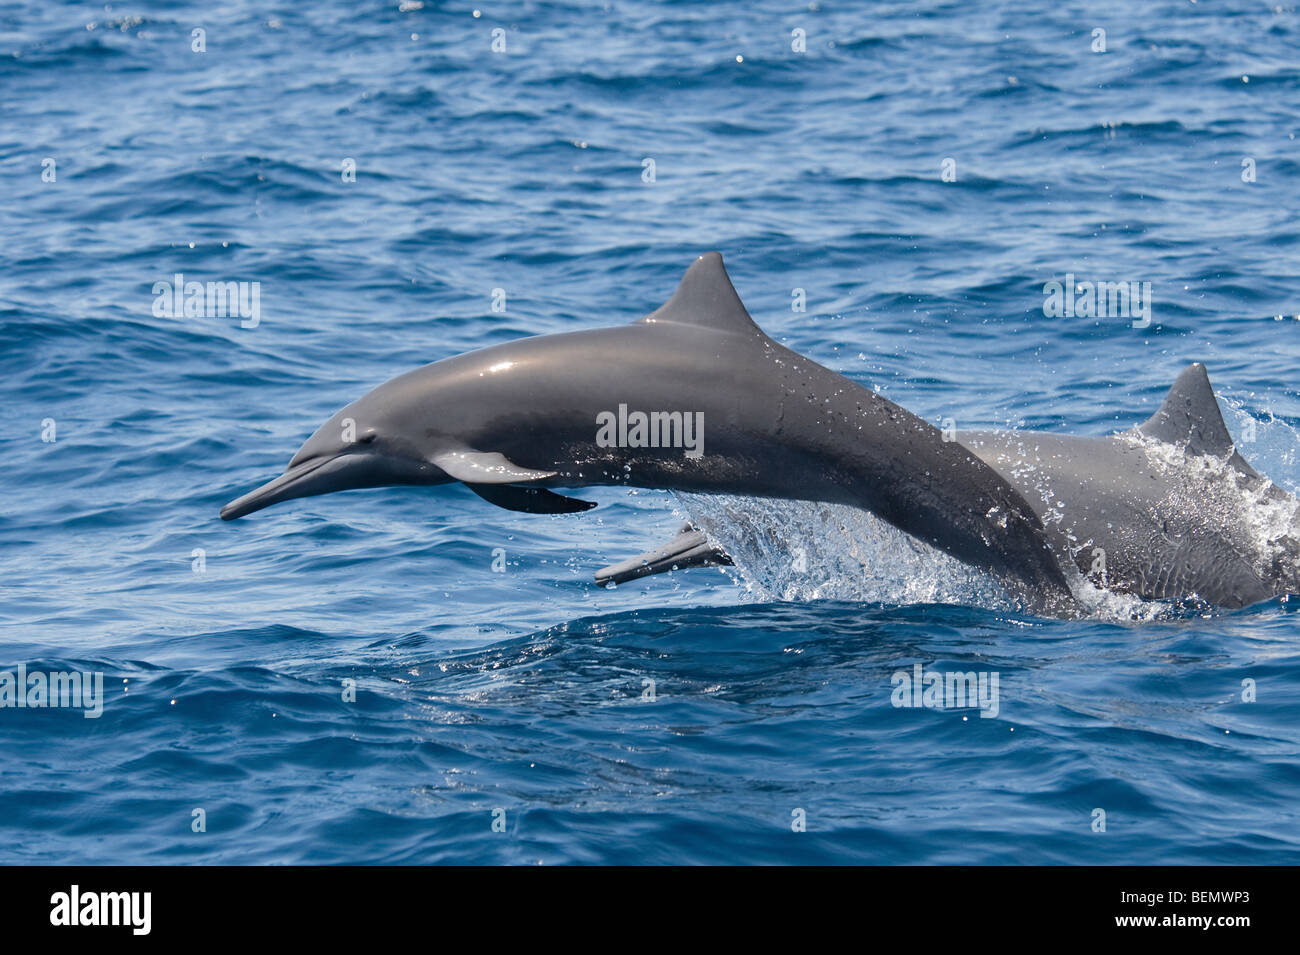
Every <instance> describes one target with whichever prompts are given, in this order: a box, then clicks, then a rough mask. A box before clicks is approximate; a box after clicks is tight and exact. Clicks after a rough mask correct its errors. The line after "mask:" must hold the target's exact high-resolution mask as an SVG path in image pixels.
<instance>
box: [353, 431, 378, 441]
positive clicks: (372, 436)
mask: <svg viewBox="0 0 1300 955" xmlns="http://www.w3.org/2000/svg"><path fill="white" fill-rule="evenodd" d="M377 437H379V435H377V434H375V433H374V432H373V431H371V432H370V433H369V434H363V435H362V436H361V437H359V438H357V442H358V443H360V444H369V443H370V442H371V441H373V440H375V438H377Z"/></svg>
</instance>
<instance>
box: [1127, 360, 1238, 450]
mask: <svg viewBox="0 0 1300 955" xmlns="http://www.w3.org/2000/svg"><path fill="white" fill-rule="evenodd" d="M1137 430H1138V432H1139V433H1140V434H1143V435H1145V436H1146V437H1148V438H1155V439H1156V440H1157V441H1163V442H1165V443H1166V444H1172V445H1174V446H1176V447H1180V448H1186V449H1187V450H1188V451H1189V452H1191V453H1192V454H1210V455H1214V456H1216V457H1223V456H1224V455H1227V454H1231V453H1232V435H1231V434H1229V433H1228V426H1227V425H1225V424H1224V423H1223V415H1221V414H1220V413H1219V403H1218V402H1217V401H1215V400H1214V389H1213V388H1211V387H1210V376H1209V375H1208V374H1206V372H1205V366H1204V365H1202V364H1200V363H1199V362H1197V363H1196V364H1194V365H1188V366H1187V368H1186V369H1184V371H1183V373H1182V374H1181V375H1179V376H1178V378H1177V379H1176V380H1175V381H1174V385H1173V387H1172V388H1170V389H1169V394H1168V395H1166V396H1165V402H1164V404H1162V405H1161V406H1160V410H1159V411H1157V412H1156V413H1155V414H1153V415H1152V416H1151V417H1150V418H1148V419H1147V420H1146V421H1144V422H1143V423H1142V424H1140V425H1138V428H1137Z"/></svg>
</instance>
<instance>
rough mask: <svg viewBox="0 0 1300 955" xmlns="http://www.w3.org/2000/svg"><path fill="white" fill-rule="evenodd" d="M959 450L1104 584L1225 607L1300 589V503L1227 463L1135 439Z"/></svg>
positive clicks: (967, 439)
mask: <svg viewBox="0 0 1300 955" xmlns="http://www.w3.org/2000/svg"><path fill="white" fill-rule="evenodd" d="M958 440H959V441H960V442H961V443H962V444H963V445H965V446H966V447H968V448H969V449H970V450H971V451H972V452H974V453H975V454H976V455H978V456H979V457H980V458H981V459H982V460H983V461H984V462H985V463H987V464H988V465H990V466H991V467H992V468H994V469H995V470H996V471H998V472H999V473H1000V474H1001V475H1002V476H1003V477H1004V478H1006V480H1007V481H1008V482H1009V483H1010V484H1012V485H1013V486H1014V487H1015V488H1016V489H1017V490H1019V491H1020V493H1021V494H1022V495H1023V496H1024V497H1025V499H1026V500H1027V501H1028V502H1029V504H1030V506H1031V507H1033V508H1034V510H1035V512H1036V513H1037V514H1038V515H1039V517H1040V519H1041V520H1042V522H1043V525H1044V527H1045V528H1046V529H1047V533H1048V538H1049V540H1050V541H1051V543H1052V546H1053V547H1054V549H1055V550H1056V552H1057V554H1058V556H1059V557H1060V558H1061V561H1062V563H1063V564H1065V565H1067V566H1068V565H1073V566H1074V567H1076V568H1077V569H1078V570H1079V572H1080V573H1081V574H1083V575H1084V576H1085V577H1087V578H1088V579H1090V580H1091V581H1092V582H1094V583H1095V584H1097V585H1098V586H1103V587H1106V588H1108V589H1110V590H1116V591H1121V592H1129V593H1133V594H1136V595H1138V596H1141V597H1143V598H1145V599H1155V600H1161V599H1178V598H1182V597H1188V596H1192V595H1195V596H1198V597H1201V598H1203V599H1205V600H1208V601H1210V602H1211V603H1214V604H1217V605H1219V606H1223V607H1240V606H1245V605H1246V604H1250V603H1254V602H1257V601H1259V600H1264V599H1267V598H1268V597H1270V596H1272V595H1274V594H1277V593H1279V592H1281V591H1283V590H1286V589H1294V587H1295V579H1296V565H1295V560H1294V544H1293V543H1292V538H1291V534H1292V533H1293V526H1294V525H1295V513H1296V509H1297V504H1296V501H1295V499H1294V498H1292V497H1291V496H1290V495H1287V494H1282V493H1280V492H1279V491H1278V490H1277V489H1276V488H1273V487H1272V486H1271V485H1268V484H1267V482H1265V481H1262V480H1261V479H1259V478H1258V477H1254V478H1250V477H1247V476H1245V475H1242V474H1240V473H1238V472H1237V471H1236V470H1235V469H1234V468H1232V467H1231V466H1230V465H1229V464H1228V463H1227V462H1226V461H1220V460H1217V459H1215V458H1211V457H1207V456H1202V455H1184V453H1183V452H1182V451H1181V450H1180V449H1176V448H1173V447H1172V446H1169V445H1161V444H1160V443H1159V442H1155V441H1152V440H1150V439H1146V438H1142V437H1141V436H1137V435H1133V434H1132V433H1129V434H1122V435H1116V436H1112V437H1104V438H1090V437H1073V436H1070V435H1062V434H1049V433H1043V432H968V433H964V434H959V435H958Z"/></svg>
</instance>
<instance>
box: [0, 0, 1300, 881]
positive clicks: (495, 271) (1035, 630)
mask: <svg viewBox="0 0 1300 955" xmlns="http://www.w3.org/2000/svg"><path fill="white" fill-rule="evenodd" d="M478 2H480V4H481V6H480V7H479V8H477V9H476V8H475V7H474V6H473V5H472V4H471V3H436V2H431V0H426V2H424V3H420V2H411V0H408V2H404V3H402V4H400V6H399V4H398V3H397V2H395V0H390V2H386V3H369V2H363V3H342V2H339V0H322V2H319V3H313V4H283V5H274V4H272V5H266V4H254V3H247V2H235V3H228V4H222V5H219V6H211V5H208V4H201V3H178V2H143V3H128V4H117V3H114V4H112V5H111V6H106V5H103V4H85V3H69V4H56V3H35V2H12V0H0V105H2V106H3V109H2V110H0V181H3V183H4V186H5V189H4V198H3V201H0V389H2V390H0V397H2V398H3V407H4V415H3V421H4V437H5V441H4V454H3V457H2V458H0V481H2V483H3V492H4V493H3V494H2V495H0V624H2V626H3V633H2V634H0V670H14V669H15V668H16V667H18V666H19V665H23V666H25V667H26V668H27V669H28V670H29V671H72V670H79V671H96V672H102V673H103V674H104V675H105V694H106V699H105V700H104V702H103V712H102V716H100V717H99V718H97V719H86V718H84V717H83V715H82V713H81V712H79V711H77V710H74V709H58V708H52V709H22V710H18V709H0V862H8V863H12V862H27V863H77V862H90V863H177V862H184V863H191V862H202V863H218V862H220V863H333V862H357V863H439V862H471V863H501V862H504V863H539V862H540V863H546V864H552V863H565V862H578V863H602V862H653V863H658V862H664V863H669V862H674V863H721V862H745V863H748V862H815V863H859V862H866V863H988V862H992V863H1078V862H1087V863H1103V864H1107V863H1191V862H1212V863H1237V862H1253V863H1294V862H1296V861H1298V860H1300V809H1298V808H1297V807H1300V759H1298V757H1300V730H1298V729H1297V724H1296V713H1297V706H1300V651H1298V650H1297V646H1298V641H1300V624H1297V622H1296V619H1295V616H1294V614H1295V609H1296V604H1295V603H1294V602H1288V601H1284V600H1277V601H1273V602H1269V603H1266V604H1263V605H1260V606H1257V607H1252V608H1248V609H1246V610H1243V611H1238V612H1234V613H1223V612H1208V611H1201V612H1184V611H1168V612H1164V611H1161V610H1159V608H1157V612H1155V613H1149V614H1148V613H1144V612H1134V613H1128V612H1118V613H1112V614H1109V615H1107V614H1099V615H1096V616H1094V617H1090V618H1086V619H1081V620H1069V621H1064V620H1046V619H1040V618H1035V617H1032V616H1027V615H1024V614H1020V613H1015V612H1009V611H1007V610H1006V609H1003V608H1000V607H998V606H997V605H996V604H995V603H991V602H988V601H986V600H984V599H983V598H982V596H981V593H980V591H979V588H978V587H976V588H969V587H967V589H966V591H964V592H966V593H968V599H965V600H956V601H954V600H952V599H951V598H949V597H947V596H942V595H943V594H945V593H947V591H945V590H944V589H943V588H938V589H936V588H934V587H932V586H931V584H932V583H933V582H932V581H929V580H927V579H926V577H927V574H941V573H943V571H942V569H941V568H927V567H924V566H923V567H920V568H917V567H915V566H909V567H906V568H900V567H897V566H894V565H892V564H890V563H888V562H887V561H886V562H885V563H884V565H883V566H881V567H880V568H879V575H878V576H881V577H883V578H885V584H884V585H882V584H881V583H880V581H879V580H878V579H877V580H875V581H874V582H873V584H872V586H871V587H870V588H867V587H863V588H860V589H855V588H857V585H856V583H855V582H854V581H853V580H851V579H848V580H846V579H844V578H843V577H842V576H839V577H836V576H835V575H836V574H837V573H839V571H838V570H837V566H838V565H836V564H835V562H834V560H833V559H832V558H831V557H828V556H826V555H814V560H813V561H812V562H811V564H810V565H808V566H807V567H806V568H805V569H803V570H802V571H800V573H801V574H802V575H803V576H802V577H801V578H800V579H799V581H802V583H800V582H799V581H796V582H795V583H799V586H789V587H786V586H783V585H779V586H776V587H773V585H772V581H771V575H770V574H767V575H766V576H762V575H760V574H758V573H757V572H756V569H755V568H748V569H747V568H744V567H742V568H737V569H732V570H728V571H726V572H722V571H719V570H717V569H707V570H695V571H690V572H685V573H678V574H675V575H673V576H672V577H659V578H652V579H649V580H645V581H641V582H637V583H634V584H630V585H624V586H622V587H619V588H617V589H613V590H604V589H600V588H597V587H596V586H595V584H594V583H593V582H592V579H591V574H592V572H593V571H594V570H596V569H597V568H599V567H601V566H602V565H604V564H605V563H609V562H612V561H615V560H620V559H622V558H625V557H628V556H631V555H632V554H635V553H637V552H640V551H642V550H645V549H647V548H648V547H650V546H652V545H654V544H658V543H659V542H660V541H661V540H662V539H665V538H667V537H668V536H669V535H671V533H672V532H673V531H674V530H675V529H676V528H677V526H678V525H679V524H680V522H681V520H682V518H683V516H684V514H685V513H686V512H687V509H688V504H689V505H690V506H695V507H698V506H699V502H684V501H682V500H678V499H676V498H674V497H673V496H672V495H670V494H668V493H665V492H660V491H653V490H646V491H627V490H616V489H604V490H595V491H588V492H584V496H589V497H590V498H591V499H594V500H597V501H599V503H600V504H601V507H599V508H598V509H596V510H594V511H592V512H590V513H587V514H584V515H578V516H556V517H545V516H532V515H521V514H514V513H509V512H506V511H503V510H499V509H496V508H493V507H491V506H490V505H488V504H487V503H486V502H484V501H482V500H480V499H478V498H477V497H476V496H475V495H473V494H472V493H471V492H470V491H468V490H467V489H465V488H463V487H461V486H459V485H455V486H448V487H440V488H426V489H411V488H407V489H382V490H370V491H358V492H352V493H347V494H341V495H333V496H327V497H319V498H312V499H307V500H301V501H295V502H292V503H290V504H285V505H281V506H278V507H276V508H274V509H272V510H269V511H267V512H265V513H262V514H257V515H253V516H252V517H250V518H248V519H245V520H242V521H239V522H235V523H231V524H226V523H223V522H221V521H220V520H218V518H217V512H218V509H219V508H220V506H221V505H222V504H224V503H225V502H227V501H229V500H230V499H232V498H233V497H235V496H237V495H238V494H240V493H243V492H244V491H246V490H248V489H249V488H251V487H253V486H255V485H256V484H259V483H261V482H262V481H264V480H266V479H268V478H269V477H271V476H273V475H275V474H277V473H279V472H280V471H281V470H282V469H283V467H284V466H285V464H286V463H287V461H288V459H289V457H290V456H291V455H292V454H293V452H294V451H295V450H296V449H297V448H298V446H299V445H300V444H301V442H302V441H303V440H304V439H305V438H306V437H307V435H309V434H310V433H311V432H312V431H313V430H314V429H315V428H316V426H317V425H318V424H319V423H320V422H321V421H323V420H324V419H325V418H326V417H327V416H329V415H330V414H332V413H333V412H334V411H335V410H337V409H338V408H339V407H341V406H342V405H344V404H346V403H347V402H348V401H350V400H352V399H353V398H355V397H357V396H359V395H360V394H362V393H364V392H365V391H367V390H368V389H370V388H371V387H373V386H374V385H375V384H377V383H379V382H381V381H384V380H386V379H388V378H390V377H392V376H393V375H395V374H398V373H400V372H402V371H405V370H408V369H410V368H413V367H415V366H417V365H420V364H423V363H425V362H429V361H433V360H436V359H438V358H443V357H446V356H449V355H453V354H457V353H459V352H463V351H466V350H469V349H473V348H477V347H481V346H484V345H487V344H492V343H497V342H503V341H508V340H510V339H513V338H517V337H521V336H525V335H532V334H545V333H551V332H558V331H568V330H574V329H583V328H592V327H598V326H602V325H611V324H616V323H621V322H627V321H631V320H633V319H635V318H636V317H638V316H640V315H642V314H644V313H646V312H647V311H650V310H652V309H653V308H655V307H656V306H657V305H659V304H660V303H661V302H662V301H663V300H664V299H665V298H666V297H667V296H668V295H669V294H670V293H671V291H672V289H673V288H674V286H675V284H676V282H677V280H678V278H679V277H680V274H681V272H682V271H683V270H684V269H685V267H686V266H687V265H688V264H689V263H690V261H691V260H692V259H693V258H694V257H695V256H696V255H698V254H700V253H701V252H703V251H706V250H709V249H718V250H720V251H722V252H723V254H724V255H725V257H726V261H727V265H728V268H729V271H730V273H731V275H732V278H733V280H734V281H735V283H736V286H737V288H738V290H739V292H740V294H741V296H742V297H743V298H744V300H745V302H746V304H747V305H748V307H749V309H750V311H751V313H752V314H753V315H754V316H755V318H756V320H757V321H758V322H759V324H760V325H762V326H763V327H764V328H765V330H766V331H767V332H768V333H769V334H771V335H772V336H774V337H775V338H777V339H778V340H780V341H782V342H783V343H785V344H787V345H788V346H790V347H791V348H794V349H795V350H797V351H800V352H802V353H804V354H806V355H809V356H810V357H812V358H814V359H816V360H817V361H819V362H821V363H823V364H825V365H828V366H829V367H832V368H835V369H836V370H839V371H842V372H843V373H845V374H847V375H849V376H850V377H852V378H854V379H855V380H857V381H860V382H862V383H863V384H865V385H867V386H869V387H878V388H880V389H881V391H882V392H884V393H885V394H886V395H888V396H889V397H890V398H891V399H893V400H895V401H897V402H899V403H900V404H902V405H903V406H905V407H907V408H909V409H910V410H913V411H915V412H916V413H917V414H920V415H922V416H923V417H926V418H927V419H928V420H931V421H934V422H936V423H938V422H940V421H942V420H943V419H946V418H952V419H954V420H955V421H956V422H957V424H958V426H959V427H976V426H1004V425H1020V424H1023V425H1024V426H1025V427H1029V428H1041V429H1047V430H1068V431H1072V432H1077V433H1088V434H1100V433H1105V432H1107V431H1111V430H1115V429H1118V428H1127V427H1130V426H1131V425H1133V424H1135V423H1136V422H1138V421H1140V420H1141V419H1143V418H1145V417H1147V416H1148V415H1149V414H1150V413H1151V412H1152V411H1153V410H1154V408H1155V407H1156V406H1157V404H1158V402H1159V401H1160V399H1161V397H1162V396H1163V394H1164V392H1165V390H1166V389H1167V388H1168V386H1169V384H1170V382H1171V381H1172V380H1173V378H1174V377H1175V376H1176V374H1177V373H1178V372H1179V371H1180V370H1181V369H1182V368H1183V367H1184V366H1185V365H1186V364H1187V363H1188V362H1191V361H1204V362H1206V363H1207V364H1208V366H1209V369H1210V373H1211V377H1212V380H1213V381H1214V383H1215V386H1216V388H1217V389H1218V391H1219V394H1220V398H1221V399H1222V403H1223V405H1224V409H1225V411H1226V412H1227V417H1228V420H1229V423H1230V425H1231V426H1232V427H1233V428H1234V430H1235V431H1239V430H1240V429H1241V428H1242V427H1244V426H1246V425H1248V424H1249V423H1250V422H1251V421H1253V422H1255V423H1256V425H1257V431H1258V436H1257V440H1256V441H1255V442H1253V443H1252V444H1250V445H1249V446H1243V448H1244V450H1245V451H1246V455H1247V457H1248V458H1249V459H1250V460H1252V461H1253V462H1254V463H1255V464H1256V466H1257V467H1259V468H1260V469H1261V470H1262V471H1264V472H1265V473H1267V474H1268V475H1269V476H1270V477H1272V478H1273V479H1274V480H1275V481H1277V482H1278V483H1279V484H1282V485H1283V486H1285V487H1287V488H1289V489H1292V490H1294V489H1295V488H1296V486H1297V484H1298V483H1300V462H1298V461H1297V455H1296V452H1297V450H1300V438H1298V437H1297V431H1296V427H1297V425H1298V424H1300V390H1298V389H1297V379H1296V372H1295V369H1296V366H1297V358H1298V357H1300V346H1297V336H1300V292H1298V291H1297V281H1298V278H1297V276H1298V275H1300V249H1298V242H1300V220H1298V219H1297V196H1298V195H1300V189H1298V188H1297V183H1298V181H1300V154H1298V153H1297V147H1298V144H1297V142H1296V134H1297V133H1300V67H1298V66H1297V61H1296V55H1295V51H1296V49H1297V43H1298V41H1300V20H1298V13H1297V8H1296V5H1295V4H1294V3H1290V2H1288V3H1284V4H1281V5H1274V4H1261V3H1253V2H1251V3H1248V2H1242V0H1237V2H1221V3H1199V4H1198V3H1187V2H1151V3H1141V4H1128V3H1064V4H1055V3H1053V4H1037V5H1036V4H1028V3H1016V2H992V3H981V4H965V3H957V2H939V3H935V2H922V3H879V4H876V3H870V4H868V3H863V4H850V3H838V2H833V0H818V2H814V3H776V2H757V3H753V2H750V3H739V2H717V3H709V4H691V3H651V2H646V0H627V2H597V0H592V2H568V3H541V2H532V3H503V4H500V5H490V4H487V3H486V2H484V0H478ZM195 30H202V31H203V33H202V34H199V35H198V37H196V35H195V33H194V31H195ZM1097 30H1102V31H1104V36H1102V35H1098V34H1097V33H1096V32H1095V31H1097ZM497 31H501V32H497ZM796 31H801V32H796ZM199 38H201V39H202V43H201V44H200V43H199ZM801 40H802V44H803V49H802V51H799V50H796V49H795V48H794V47H796V46H799V45H800V41H801ZM1099 40H1100V41H1102V43H1104V52H1102V51H1100V50H1097V51H1094V47H1096V46H1098V43H1099ZM196 45H201V46H203V47H204V49H203V51H202V52H197V51H196V50H195V49H194V47H195V46H196ZM494 45H495V47H496V48H497V49H496V50H494ZM47 160H50V161H52V162H47ZM345 160H352V161H353V162H354V163H355V170H356V176H355V181H345V177H344V176H343V175H342V172H341V170H342V168H343V164H344V161H345ZM647 160H653V169H654V176H653V181H646V180H647V179H648V178H650V176H649V168H650V164H649V163H647V162H646V161H647ZM945 160H951V163H950V164H948V165H947V166H945ZM945 168H946V169H948V170H950V171H951V172H952V173H953V174H954V175H955V180H954V181H945V176H944V170H945ZM948 178H952V177H951V176H949V177H948ZM50 180H52V181H50ZM1247 180H1253V181H1247ZM177 273H181V274H183V275H184V276H185V277H186V279H192V280H198V281H248V282H253V281H256V282H258V283H259V288H260V315H259V320H258V322H257V324H256V327H250V328H245V327H241V322H240V321H239V320H238V319H231V318H215V317H214V318H198V317H195V318H183V317H181V318H178V317H165V316H164V317H160V316H157V315H155V313H154V303H155V294H154V292H153V289H154V286H155V283H158V282H170V281H172V279H173V276H174V275H176V274H177ZM1067 275H1074V276H1076V277H1078V278H1079V279H1092V280H1099V279H1100V280H1130V279H1131V280H1135V281H1139V282H1150V283H1151V287H1152V303H1153V307H1152V321H1151V324H1150V325H1149V326H1148V327H1144V328H1135V327H1133V325H1132V323H1130V322H1128V321H1126V320H1123V319H1094V318H1084V317H1075V318H1048V317H1045V316H1044V314H1043V301H1044V295H1043V285H1044V283H1046V282H1049V281H1052V280H1060V281H1063V280H1064V279H1065V276H1067ZM795 289H802V290H803V292H804V296H805V297H806V310H805V311H802V312H801V311H797V310H795V309H794V308H793V307H792V303H793V302H795V301H796V295H795V293H794V290H795ZM496 290H502V291H501V292H497V291H496ZM494 302H495V303H496V304H497V305H500V304H502V303H504V305H505V308H504V311H499V310H494V307H493V306H494ZM244 324H249V323H244ZM50 438H53V440H48V439H50ZM733 503H734V502H733ZM770 513H771V515H772V517H773V519H774V520H778V521H792V518H791V517H790V514H789V512H787V511H780V512H777V511H772V512H770ZM793 525H794V526H791V527H789V528H787V531H788V533H789V534H794V533H795V532H796V529H797V526H798V524H797V522H793ZM862 543H863V546H867V547H869V546H870V544H871V542H870V541H864V542H862ZM496 558H504V572H503V573H501V572H497V571H496V570H494V568H493V562H494V559H496ZM769 570H770V568H769ZM891 574H892V575H893V578H892V579H891V577H890V575H891ZM760 577H761V579H760ZM832 578H833V579H832ZM809 582H811V583H810V584H809ZM787 583H788V581H787ZM823 584H824V585H825V586H822V585H823ZM927 594H939V595H941V596H940V597H936V598H931V599H927ZM936 600H941V601H942V602H936ZM1130 609H1131V608H1130ZM1133 617H1139V618H1143V619H1132V618H1133ZM915 664H921V665H922V666H923V668H925V670H927V671H930V670H933V671H937V672H948V671H979V672H984V673H988V672H995V673H997V674H998V677H999V680H1000V684H999V686H1000V705H999V712H998V715H997V716H996V718H987V719H986V718H981V717H980V716H979V712H978V710H972V709H969V708H967V709H949V710H936V709H927V708H911V707H897V706H895V705H893V702H894V701H893V699H892V697H893V690H894V681H893V675H894V674H895V673H898V672H906V673H910V672H912V668H913V666H914V665H915ZM347 681H355V701H349V700H345V699H344V694H345V686H346V685H347ZM1243 681H1253V684H1251V685H1253V686H1254V687H1255V691H1256V694H1257V698H1256V701H1255V702H1245V701H1243V694H1244V693H1246V691H1245V690H1244V689H1243ZM196 810H202V814H201V817H202V819H203V821H204V823H205V826H206V831H202V832H196V831H194V829H195V828H196V826H197V821H196V820H198V819H199V818H200V817H199V816H196V814H195V812H196ZM1096 810H1102V811H1104V813H1105V816H1104V819H1105V824H1106V825H1105V830H1104V831H1098V830H1097V829H1096V828H1094V827H1098V826H1099V823H1098V821H1097V820H1098V819H1099V818H1100V817H1098V816H1097V813H1096ZM494 823H498V825H497V826H495V827H494ZM800 823H802V825H800ZM800 828H803V829H805V830H806V831H795V830H797V829H800ZM496 829H503V830H504V831H496Z"/></svg>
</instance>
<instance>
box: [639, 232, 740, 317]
mask: <svg viewBox="0 0 1300 955" xmlns="http://www.w3.org/2000/svg"><path fill="white" fill-rule="evenodd" d="M638 321H641V322H645V323H647V324H652V323H655V322H672V323H674V324H677V325H695V326H698V327H700V328H712V329H714V330H715V331H720V332H746V333H749V334H758V335H762V334H763V331H762V329H760V328H759V327H758V326H757V325H755V324H754V320H753V319H752V318H750V317H749V312H747V311H745V306H744V303H743V302H741V301H740V296H739V295H737V294H736V289H735V287H734V286H733V285H732V284H731V279H730V278H728V276H727V270H726V269H725V268H723V267H722V254H721V253H719V252H706V253H704V254H703V255H701V256H700V257H699V258H698V259H696V260H695V261H694V262H693V263H691V267H690V268H689V269H687V270H686V274H685V275H684V276H682V281H681V284H680V285H678V286H677V291H676V292H674V293H673V297H672V298H670V299H669V300H668V301H666V302H664V304H663V305H660V306H659V307H658V308H657V309H655V310H654V311H653V312H651V313H650V314H649V315H647V316H645V318H642V319H638Z"/></svg>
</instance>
